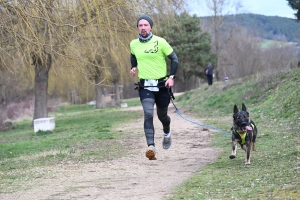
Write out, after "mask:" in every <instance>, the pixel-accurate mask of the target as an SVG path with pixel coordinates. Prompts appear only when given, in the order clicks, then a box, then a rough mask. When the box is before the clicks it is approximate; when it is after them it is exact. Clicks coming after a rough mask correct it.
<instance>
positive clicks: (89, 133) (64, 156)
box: [0, 106, 140, 189]
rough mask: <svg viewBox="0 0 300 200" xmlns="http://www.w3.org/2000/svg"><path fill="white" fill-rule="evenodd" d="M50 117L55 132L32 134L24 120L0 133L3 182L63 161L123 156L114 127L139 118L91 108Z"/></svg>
mask: <svg viewBox="0 0 300 200" xmlns="http://www.w3.org/2000/svg"><path fill="white" fill-rule="evenodd" d="M52 115H54V116H55V124H56V127H55V130H54V131H39V132H37V133H34V130H33V128H32V127H30V125H31V121H28V120H27V121H26V120H24V121H21V122H18V123H16V124H14V129H13V130H11V131H7V132H4V133H1V134H0V169H1V170H0V171H1V172H2V176H1V178H2V179H6V178H7V180H9V179H12V178H13V179H17V178H21V177H22V176H23V175H24V174H22V173H19V172H20V171H26V170H28V169H30V168H33V167H44V166H49V165H55V164H57V163H59V162H61V161H62V160H64V161H66V160H73V161H78V162H79V161H80V162H90V161H91V160H99V161H103V160H106V159H110V158H112V157H117V156H126V150H124V149H122V146H121V145H119V140H120V139H122V137H124V135H122V134H121V133H120V132H118V131H117V130H115V129H114V128H115V127H116V125H119V124H120V123H126V122H127V121H128V120H132V119H134V118H136V117H139V116H140V114H138V113H137V112H130V111H128V112H120V110H119V109H114V108H112V109H101V110H95V109H93V107H91V106H63V107H60V108H59V109H58V110H57V111H56V112H55V113H52ZM3 182H5V181H3ZM2 185H3V184H2ZM0 189H1V188H0Z"/></svg>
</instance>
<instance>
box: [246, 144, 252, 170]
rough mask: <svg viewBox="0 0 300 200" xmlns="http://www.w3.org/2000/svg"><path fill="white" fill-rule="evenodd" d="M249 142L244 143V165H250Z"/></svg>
mask: <svg viewBox="0 0 300 200" xmlns="http://www.w3.org/2000/svg"><path fill="white" fill-rule="evenodd" d="M250 153H251V143H250V144H248V143H247V144H246V163H245V165H251V163H250Z"/></svg>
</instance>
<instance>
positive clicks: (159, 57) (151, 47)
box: [130, 35, 173, 79]
mask: <svg viewBox="0 0 300 200" xmlns="http://www.w3.org/2000/svg"><path fill="white" fill-rule="evenodd" d="M130 51H131V53H132V54H133V55H135V57H136V59H137V63H138V66H137V67H138V77H139V78H140V79H160V78H163V77H165V76H166V75H167V64H166V57H167V56H168V55H170V54H171V53H172V52H173V49H172V47H171V46H170V45H169V43H168V42H167V41H166V40H165V39H164V38H161V37H158V36H156V35H153V37H152V38H151V40H149V41H148V42H140V41H139V39H138V38H137V39H134V40H132V41H131V43H130Z"/></svg>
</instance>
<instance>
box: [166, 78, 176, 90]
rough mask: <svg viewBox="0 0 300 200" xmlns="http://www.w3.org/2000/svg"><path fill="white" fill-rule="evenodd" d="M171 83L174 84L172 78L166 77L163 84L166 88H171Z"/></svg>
mask: <svg viewBox="0 0 300 200" xmlns="http://www.w3.org/2000/svg"><path fill="white" fill-rule="evenodd" d="M173 85H174V79H173V78H168V80H167V81H166V83H165V86H166V87H167V88H171V87H173Z"/></svg>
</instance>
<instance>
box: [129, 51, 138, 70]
mask: <svg viewBox="0 0 300 200" xmlns="http://www.w3.org/2000/svg"><path fill="white" fill-rule="evenodd" d="M130 60H131V69H132V68H134V67H137V60H136V57H135V55H133V54H130Z"/></svg>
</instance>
